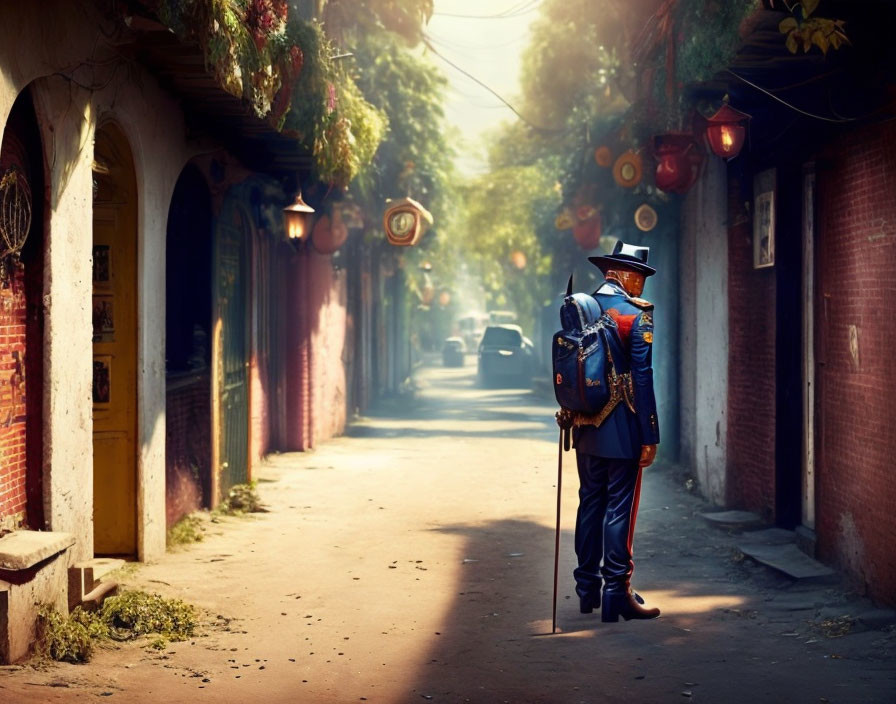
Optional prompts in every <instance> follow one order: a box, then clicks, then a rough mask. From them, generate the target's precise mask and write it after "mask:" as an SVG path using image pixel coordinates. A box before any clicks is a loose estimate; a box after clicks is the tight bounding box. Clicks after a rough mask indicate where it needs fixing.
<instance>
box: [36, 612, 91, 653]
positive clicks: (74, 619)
mask: <svg viewBox="0 0 896 704" xmlns="http://www.w3.org/2000/svg"><path fill="white" fill-rule="evenodd" d="M108 636H109V629H108V627H107V626H106V624H105V623H104V622H103V620H102V619H100V618H99V617H97V616H96V615H95V614H93V613H90V612H88V611H84V610H83V609H81V608H80V607H77V608H75V610H74V611H72V613H71V614H70V615H69V616H67V617H66V616H63V615H62V614H60V613H59V612H58V611H57V610H56V609H55V608H53V607H52V606H49V605H46V604H45V605H43V606H41V607H40V609H39V610H38V614H37V641H36V646H35V651H36V653H37V655H38V656H39V657H47V658H50V659H51V660H60V661H64V662H73V663H77V662H87V661H89V660H90V657H91V656H92V655H93V649H94V644H95V643H96V642H97V641H101V640H103V639H105V638H107V637H108Z"/></svg>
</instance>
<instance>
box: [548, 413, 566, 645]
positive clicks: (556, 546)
mask: <svg viewBox="0 0 896 704" xmlns="http://www.w3.org/2000/svg"><path fill="white" fill-rule="evenodd" d="M564 439H565V440H566V443H565V444H566V449H569V429H567V428H563V427H561V428H560V441H559V443H558V444H557V529H556V531H555V532H554V599H553V610H552V616H551V635H554V634H555V633H556V632H557V572H558V568H559V565H560V495H561V492H560V489H561V487H562V486H563V447H564V442H563V441H564Z"/></svg>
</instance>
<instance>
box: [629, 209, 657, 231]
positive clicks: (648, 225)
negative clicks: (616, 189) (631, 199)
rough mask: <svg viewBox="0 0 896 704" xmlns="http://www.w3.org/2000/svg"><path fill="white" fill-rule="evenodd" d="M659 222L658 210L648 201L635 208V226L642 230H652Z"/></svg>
mask: <svg viewBox="0 0 896 704" xmlns="http://www.w3.org/2000/svg"><path fill="white" fill-rule="evenodd" d="M657 222H659V217H657V214H656V210H654V209H653V207H652V206H650V205H648V204H647V203H642V204H641V205H639V206H638V209H637V210H635V227H637V228H638V229H639V230H640V231H641V232H650V231H651V230H652V229H653V228H655V227H656V224H657Z"/></svg>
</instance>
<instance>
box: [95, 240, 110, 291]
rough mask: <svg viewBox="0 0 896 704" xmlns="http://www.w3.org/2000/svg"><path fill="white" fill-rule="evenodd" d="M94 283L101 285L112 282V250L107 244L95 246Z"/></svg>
mask: <svg viewBox="0 0 896 704" xmlns="http://www.w3.org/2000/svg"><path fill="white" fill-rule="evenodd" d="M93 283H94V284H99V285H100V286H101V287H102V286H103V285H104V284H105V285H108V284H111V283H112V252H111V248H110V247H109V245H107V244H97V245H94V247H93Z"/></svg>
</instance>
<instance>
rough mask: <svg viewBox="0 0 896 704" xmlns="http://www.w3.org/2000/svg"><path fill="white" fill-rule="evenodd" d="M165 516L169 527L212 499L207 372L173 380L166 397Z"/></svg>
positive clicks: (209, 404)
mask: <svg viewBox="0 0 896 704" xmlns="http://www.w3.org/2000/svg"><path fill="white" fill-rule="evenodd" d="M165 429H166V430H165V435H166V440H165V514H166V515H165V518H166V521H167V525H168V527H169V528H170V527H171V526H172V525H174V524H175V523H177V521H179V520H180V519H181V518H183V517H184V516H185V515H187V514H188V513H190V512H191V511H195V510H197V509H200V508H209V502H210V500H211V456H212V450H211V382H210V379H209V375H208V373H207V372H206V373H203V374H198V375H193V376H189V375H187V376H182V377H181V378H179V379H170V380H169V382H168V390H167V392H166V396H165Z"/></svg>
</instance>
